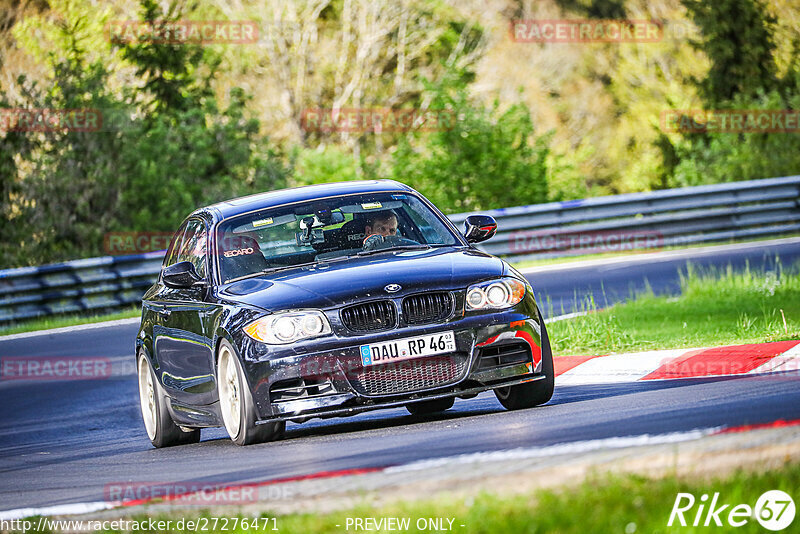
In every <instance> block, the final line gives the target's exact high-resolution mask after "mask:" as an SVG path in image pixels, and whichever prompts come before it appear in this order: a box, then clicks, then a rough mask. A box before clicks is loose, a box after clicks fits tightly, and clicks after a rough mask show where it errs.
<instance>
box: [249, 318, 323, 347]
mask: <svg viewBox="0 0 800 534" xmlns="http://www.w3.org/2000/svg"><path fill="white" fill-rule="evenodd" d="M244 331H245V333H246V334H247V335H248V336H250V337H252V338H253V339H255V340H256V341H261V342H262V343H269V344H270V345H285V344H286V343H292V342H294V341H299V340H301V339H308V338H312V337H318V336H324V335H326V334H330V333H331V325H330V323H328V319H327V318H326V317H325V314H324V313H322V312H321V311H319V310H301V311H295V312H287V313H276V314H275V315H267V316H266V317H262V318H260V319H256V320H255V321H253V322H252V323H249V324H248V325H247V326H245V327H244Z"/></svg>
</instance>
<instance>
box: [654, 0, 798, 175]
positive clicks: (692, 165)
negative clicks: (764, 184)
mask: <svg viewBox="0 0 800 534" xmlns="http://www.w3.org/2000/svg"><path fill="white" fill-rule="evenodd" d="M683 3H684V5H686V7H687V9H688V11H689V13H690V14H691V15H692V17H693V19H694V21H695V23H696V24H697V25H698V26H699V27H700V29H701V31H702V34H703V37H702V41H701V42H698V43H695V44H696V46H698V47H700V48H702V49H703V50H704V51H705V53H706V54H707V55H708V57H709V60H710V61H711V67H710V69H709V72H708V74H707V76H706V77H705V78H704V79H702V80H697V81H696V83H697V86H698V89H699V90H700V94H701V96H702V97H703V100H704V104H705V107H706V108H707V109H712V110H713V109H734V110H786V109H800V84H798V76H800V65H798V64H797V62H793V63H792V64H791V65H788V67H787V68H788V70H787V71H786V73H785V75H784V76H783V77H782V78H780V77H779V76H778V66H777V65H776V62H775V53H776V45H775V43H774V39H773V36H774V33H775V24H776V19H775V17H774V16H772V15H771V14H770V13H769V11H768V10H767V8H766V4H765V3H764V2H763V1H762V0H723V1H720V2H702V1H698V0H683ZM658 148H659V149H660V150H661V153H662V156H663V161H664V174H663V176H662V180H661V181H662V183H661V184H660V185H661V186H662V187H679V186H689V185H701V184H714V183H720V182H732V181H739V180H752V179H759V178H770V177H776V176H787V175H792V174H796V173H797V170H798V168H800V136H798V135H797V134H796V133H784V132H770V133H728V132H706V133H689V134H685V135H682V136H673V137H672V138H669V137H667V136H662V137H661V138H659V141H658Z"/></svg>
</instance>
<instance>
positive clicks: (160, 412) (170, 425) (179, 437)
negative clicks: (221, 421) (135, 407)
mask: <svg viewBox="0 0 800 534" xmlns="http://www.w3.org/2000/svg"><path fill="white" fill-rule="evenodd" d="M136 367H137V371H138V377H139V407H140V408H141V412H142V420H143V422H144V429H145V431H146V432H147V437H148V438H150V443H152V444H153V446H154V447H156V448H158V449H160V448H161V447H171V446H173V445H185V444H187V443H197V442H198V441H200V429H199V428H195V429H192V430H190V431H189V432H184V431H183V430H181V429H180V427H178V425H176V424H175V421H173V420H172V416H171V415H170V414H169V410H168V409H167V398H166V397H167V396H166V393H164V390H163V389H162V388H161V383H160V382H159V381H158V379H157V378H156V374H155V372H153V369H152V368H151V367H150V362H149V361H148V359H147V357H146V356H145V355H144V354H143V353H141V354H139V361H138V363H137V366H136Z"/></svg>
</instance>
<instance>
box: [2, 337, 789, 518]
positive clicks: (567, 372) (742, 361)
mask: <svg viewBox="0 0 800 534" xmlns="http://www.w3.org/2000/svg"><path fill="white" fill-rule="evenodd" d="M554 365H555V372H556V377H557V379H556V384H557V385H588V384H611V383H623V382H638V381H645V380H673V379H683V378H701V377H720V376H743V375H759V374H768V373H779V372H788V371H794V372H797V371H798V370H800V340H793V341H777V342H774V343H760V344H750V345H733V346H727V347H714V348H704V349H673V350H658V351H650V352H639V353H632V354H614V355H607V356H561V357H556V358H555V359H554ZM795 425H800V421H783V420H779V421H775V422H772V423H767V424H763V425H749V426H739V427H716V428H705V429H696V430H690V431H685V432H673V433H667V434H656V435H650V434H644V435H638V436H622V437H612V438H604V439H596V440H587V441H576V442H569V443H562V444H557V445H551V446H546V447H528V448H519V449H512V450H502V451H491V452H479V453H472V454H465V455H459V456H452V457H446V458H438V459H432V460H420V461H416V462H411V463H408V464H402V465H388V466H381V467H369V468H361V469H346V470H341V471H325V472H320V473H313V474H310V475H302V476H297V477H287V478H280V479H274V480H268V481H261V482H255V483H246V484H239V485H230V486H225V487H223V488H217V489H216V491H220V492H226V491H235V490H237V489H238V488H243V487H248V488H253V487H266V486H274V485H278V484H285V483H291V482H300V481H305V480H314V479H324V478H335V477H344V476H354V475H362V474H368V473H387V474H389V473H397V472H404V471H418V470H425V469H430V468H433V467H441V466H449V465H453V466H454V467H456V466H458V465H462V464H465V463H476V462H478V463H482V462H492V461H503V460H520V459H528V458H540V457H548V456H559V455H563V454H572V455H574V454H581V453H586V452H591V451H597V450H604V449H620V448H626V447H638V446H643V445H658V444H668V443H680V442H685V441H692V440H696V439H700V438H703V437H707V436H713V435H717V434H726V433H734V432H747V431H750V430H757V429H761V428H773V427H783V426H795ZM190 495H191V494H181V495H175V496H172V498H168V499H164V498H163V497H161V498H159V499H157V500H158V502H163V501H164V500H175V501H176V502H180V500H183V499H186V498H187V497H189V496H190ZM151 501H155V499H137V500H134V501H125V502H118V501H102V502H89V503H76V504H66V505H59V506H52V507H46V508H20V509H16V510H6V511H2V512H0V520H11V519H20V518H23V517H29V516H32V515H42V516H50V515H71V514H82V513H90V512H96V511H100V510H107V509H110V508H117V507H120V506H136V505H143V504H149V503H150V502H151Z"/></svg>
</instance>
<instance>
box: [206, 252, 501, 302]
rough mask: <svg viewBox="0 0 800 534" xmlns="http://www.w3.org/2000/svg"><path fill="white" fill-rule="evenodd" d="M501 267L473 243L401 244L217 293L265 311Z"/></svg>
mask: <svg viewBox="0 0 800 534" xmlns="http://www.w3.org/2000/svg"><path fill="white" fill-rule="evenodd" d="M505 273H506V267H505V263H504V262H503V261H502V260H500V259H499V258H496V257H494V256H491V255H489V254H485V253H483V252H480V251H478V250H474V249H454V248H451V247H448V248H438V249H427V250H406V251H396V252H383V253H379V254H374V255H370V256H364V257H360V258H352V259H349V260H341V261H332V262H329V263H321V264H316V265H313V266H308V267H298V268H295V269H288V270H284V271H279V272H276V273H271V274H265V275H263V276H259V277H253V278H248V279H246V280H240V281H238V282H233V283H231V284H228V285H227V286H224V287H223V288H222V289H221V290H220V292H219V296H220V297H221V298H223V299H224V300H228V301H233V302H236V303H240V304H245V305H250V306H256V307H259V308H263V309H265V310H269V311H276V310H284V309H298V308H329V307H334V306H339V305H346V304H350V303H352V302H356V301H359V300H363V299H368V298H376V297H388V296H397V295H404V294H408V293H414V292H416V291H420V290H424V289H434V288H442V289H457V288H465V289H466V287H467V286H468V285H470V284H471V283H474V282H476V281H480V280H486V279H490V278H493V277H498V276H502V275H503V274H505ZM388 284H398V285H400V286H401V288H402V289H400V290H399V291H398V292H396V293H389V292H387V291H386V290H385V289H384V288H385V287H386V286H387V285H388Z"/></svg>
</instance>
